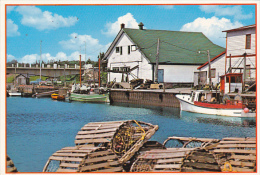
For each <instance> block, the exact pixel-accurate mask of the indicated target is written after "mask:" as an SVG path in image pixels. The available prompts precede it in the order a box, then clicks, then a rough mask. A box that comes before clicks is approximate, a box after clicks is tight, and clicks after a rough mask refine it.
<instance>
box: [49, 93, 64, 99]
mask: <svg viewBox="0 0 260 175" xmlns="http://www.w3.org/2000/svg"><path fill="white" fill-rule="evenodd" d="M51 98H52V99H53V100H65V96H64V95H59V94H56V93H53V94H51Z"/></svg>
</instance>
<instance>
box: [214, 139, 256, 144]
mask: <svg viewBox="0 0 260 175" xmlns="http://www.w3.org/2000/svg"><path fill="white" fill-rule="evenodd" d="M243 143H244V144H254V143H256V141H255V140H248V141H240V140H237V141H220V142H219V144H243Z"/></svg>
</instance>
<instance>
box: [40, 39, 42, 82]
mask: <svg viewBox="0 0 260 175" xmlns="http://www.w3.org/2000/svg"><path fill="white" fill-rule="evenodd" d="M41 62H42V40H41V42H40V79H41V80H42V66H41Z"/></svg>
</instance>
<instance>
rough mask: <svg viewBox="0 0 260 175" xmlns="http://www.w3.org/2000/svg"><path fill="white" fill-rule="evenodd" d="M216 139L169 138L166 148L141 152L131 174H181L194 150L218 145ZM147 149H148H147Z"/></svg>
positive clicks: (165, 142)
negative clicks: (186, 160)
mask: <svg viewBox="0 0 260 175" xmlns="http://www.w3.org/2000/svg"><path fill="white" fill-rule="evenodd" d="M216 142H218V140H216V139H206V138H190V137H174V136H173V137H169V138H168V139H166V140H165V141H164V143H163V145H164V148H163V147H162V148H161V149H151V150H149V151H143V152H140V151H139V153H140V155H139V156H138V157H137V160H136V161H135V162H134V163H133V165H132V167H131V169H130V171H131V172H160V171H161V172H180V171H181V167H182V164H183V161H184V159H185V158H186V157H187V155H189V154H190V153H191V152H192V151H193V150H195V149H197V148H200V147H205V146H208V145H210V144H213V143H216ZM146 149H147V148H146ZM141 150H142V149H141Z"/></svg>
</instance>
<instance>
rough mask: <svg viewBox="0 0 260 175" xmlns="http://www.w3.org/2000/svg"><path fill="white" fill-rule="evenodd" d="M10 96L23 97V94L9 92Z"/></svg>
mask: <svg viewBox="0 0 260 175" xmlns="http://www.w3.org/2000/svg"><path fill="white" fill-rule="evenodd" d="M9 96H10V97H11V96H17V97H18V96H22V93H21V92H9Z"/></svg>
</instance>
